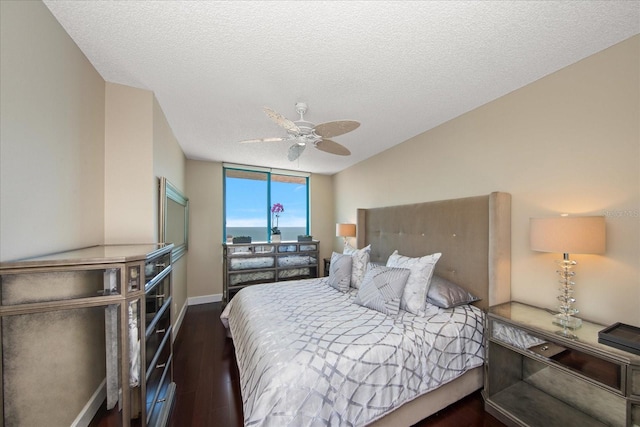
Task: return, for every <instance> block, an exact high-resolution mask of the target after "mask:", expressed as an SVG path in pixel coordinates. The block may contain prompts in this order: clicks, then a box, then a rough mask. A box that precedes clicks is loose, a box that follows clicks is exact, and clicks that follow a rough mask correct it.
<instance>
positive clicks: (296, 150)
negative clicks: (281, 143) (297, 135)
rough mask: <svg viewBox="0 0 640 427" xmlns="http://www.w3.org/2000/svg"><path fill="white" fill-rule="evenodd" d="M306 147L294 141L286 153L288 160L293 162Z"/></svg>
mask: <svg viewBox="0 0 640 427" xmlns="http://www.w3.org/2000/svg"><path fill="white" fill-rule="evenodd" d="M306 147H307V146H306V145H305V144H298V143H295V144H293V145H292V146H291V147H289V154H287V158H288V159H289V161H290V162H293V161H294V160H296V159H297V158H298V157H300V155H301V154H302V152H303V151H304V149H305V148H306Z"/></svg>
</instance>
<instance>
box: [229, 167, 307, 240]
mask: <svg viewBox="0 0 640 427" xmlns="http://www.w3.org/2000/svg"><path fill="white" fill-rule="evenodd" d="M223 170H224V223H225V224H224V236H223V238H224V240H225V241H226V240H227V239H231V238H232V237H233V236H236V237H237V236H250V237H251V238H252V240H253V241H254V242H267V241H270V240H271V233H272V229H274V228H277V230H278V231H279V232H280V233H281V234H280V236H281V239H282V240H297V238H298V235H300V234H309V175H308V174H300V173H295V172H287V171H280V170H278V171H275V170H271V169H266V168H250V167H243V166H236V165H225V166H224V169H223ZM275 204H280V205H281V206H282V207H283V211H282V212H272V207H273V206H274V205H275ZM276 210H278V209H276Z"/></svg>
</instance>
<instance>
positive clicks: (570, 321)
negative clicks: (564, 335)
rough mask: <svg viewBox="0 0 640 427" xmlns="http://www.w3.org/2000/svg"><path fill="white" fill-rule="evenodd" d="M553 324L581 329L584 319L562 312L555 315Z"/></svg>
mask: <svg viewBox="0 0 640 427" xmlns="http://www.w3.org/2000/svg"><path fill="white" fill-rule="evenodd" d="M553 324H554V325H558V326H562V327H563V328H568V329H579V328H580V327H581V326H582V319H579V318H577V317H573V316H565V315H564V314H562V313H560V314H556V315H555V316H553Z"/></svg>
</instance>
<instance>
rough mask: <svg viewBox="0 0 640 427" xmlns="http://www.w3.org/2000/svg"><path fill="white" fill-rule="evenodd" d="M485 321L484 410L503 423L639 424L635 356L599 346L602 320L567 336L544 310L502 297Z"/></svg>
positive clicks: (639, 378)
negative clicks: (573, 336)
mask: <svg viewBox="0 0 640 427" xmlns="http://www.w3.org/2000/svg"><path fill="white" fill-rule="evenodd" d="M486 326H487V327H486V331H487V333H486V339H487V341H486V343H485V345H486V347H485V348H486V351H487V356H486V365H485V387H484V391H483V394H484V397H485V407H486V410H487V412H489V413H491V414H492V415H494V416H496V417H497V418H499V419H500V420H501V421H503V422H504V423H505V424H507V425H513V426H544V427H548V426H558V427H561V426H562V427H564V426H569V425H576V426H577V425H579V426H620V427H640V417H639V408H640V393H638V391H640V375H639V372H640V356H639V355H637V354H633V353H630V352H626V351H624V350H620V349H617V348H614V347H611V346H608V345H604V344H601V343H599V342H598V332H599V331H601V330H602V329H604V328H605V327H606V326H605V325H599V324H596V323H592V322H589V321H586V320H583V323H582V327H581V328H579V329H576V330H573V331H572V332H573V333H574V334H575V335H576V337H577V338H574V339H570V338H567V337H565V336H563V335H562V334H560V333H558V332H559V329H560V328H559V327H558V326H557V325H555V324H553V314H552V313H551V312H550V311H547V310H544V309H541V308H537V307H533V306H530V305H526V304H521V303H518V302H509V303H505V304H500V305H497V306H494V307H491V308H490V309H489V313H488V316H487V325H486Z"/></svg>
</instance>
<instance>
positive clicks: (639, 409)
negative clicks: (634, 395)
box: [630, 402, 640, 427]
mask: <svg viewBox="0 0 640 427" xmlns="http://www.w3.org/2000/svg"><path fill="white" fill-rule="evenodd" d="M630 412H631V426H632V427H640V402H631V410H630Z"/></svg>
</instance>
